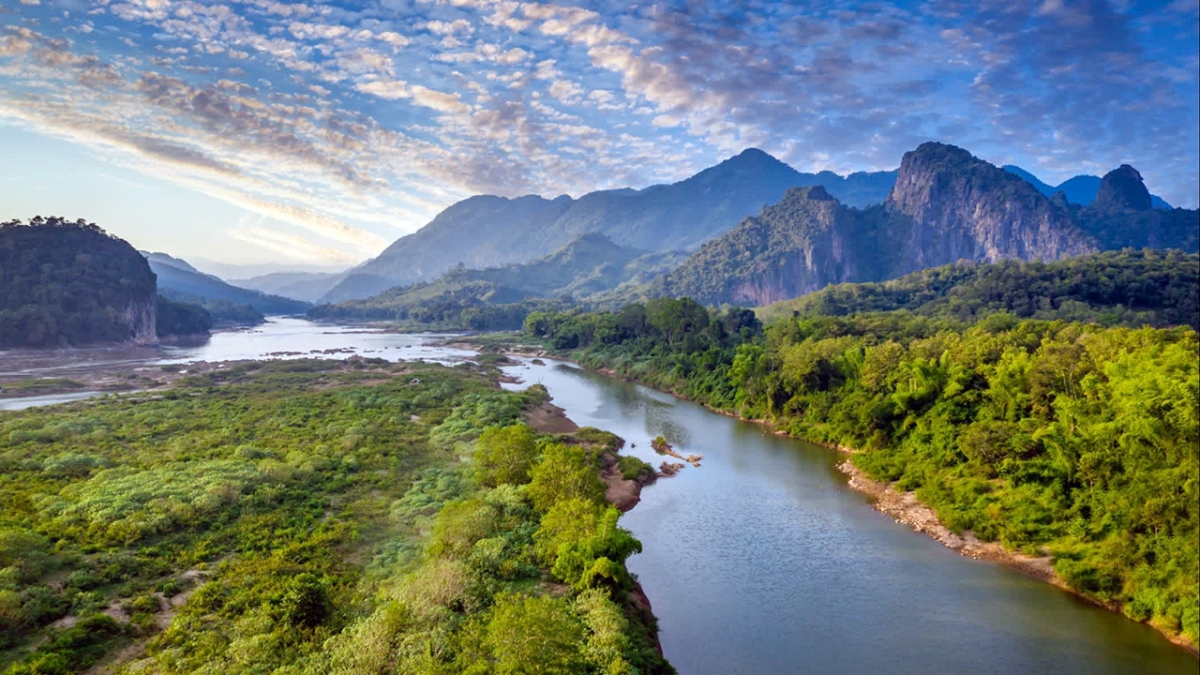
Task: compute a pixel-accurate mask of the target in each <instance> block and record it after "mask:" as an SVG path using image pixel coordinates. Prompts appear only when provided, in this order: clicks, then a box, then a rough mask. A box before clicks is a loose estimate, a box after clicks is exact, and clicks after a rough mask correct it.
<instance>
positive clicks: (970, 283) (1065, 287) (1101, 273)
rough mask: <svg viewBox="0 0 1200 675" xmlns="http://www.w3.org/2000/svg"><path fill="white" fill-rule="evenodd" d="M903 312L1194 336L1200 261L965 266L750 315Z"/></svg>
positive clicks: (1156, 254)
mask: <svg viewBox="0 0 1200 675" xmlns="http://www.w3.org/2000/svg"><path fill="white" fill-rule="evenodd" d="M895 310H904V311H907V312H911V313H913V314H915V315H917V316H928V317H934V318H945V319H954V320H957V321H962V322H964V323H975V322H976V321H980V320H983V319H985V318H987V317H989V316H992V315H994V314H997V313H1005V314H1009V315H1012V316H1014V317H1017V318H1023V319H1024V318H1032V319H1061V320H1066V321H1085V322H1093V323H1102V324H1105V325H1125V326H1135V327H1136V326H1142V325H1150V326H1156V327H1165V326H1191V327H1192V328H1195V329H1197V330H1200V255H1197V254H1195V253H1182V252H1180V251H1156V250H1152V249H1144V250H1138V251H1133V250H1126V251H1105V252H1102V253H1093V254H1090V255H1085V256H1079V257H1075V258H1067V259H1065V260H1058V261H1053V262H1038V261H1035V262H1023V261H1018V260H1003V261H1000V262H996V263H975V262H964V263H954V264H951V265H944V266H942V267H934V268H930V269H924V270H920V271H918V272H914V273H912V274H907V275H905V276H902V277H900V278H898V279H892V280H890V281H885V282H883V283H852V284H837V285H833V286H827V287H825V288H823V289H821V290H820V291H817V292H816V293H810V294H808V295H805V296H803V297H800V298H795V299H792V300H785V301H783V302H778V303H775V304H773V305H769V306H767V307H764V308H761V309H759V310H756V313H757V314H758V315H759V318H760V319H761V320H763V321H764V322H767V321H771V320H773V319H776V318H780V317H785V316H793V315H799V316H804V317H815V316H847V315H850V314H860V313H864V312H891V311H895Z"/></svg>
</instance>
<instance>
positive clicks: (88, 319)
mask: <svg viewBox="0 0 1200 675" xmlns="http://www.w3.org/2000/svg"><path fill="white" fill-rule="evenodd" d="M155 301H156V294H155V281H154V273H153V272H151V270H150V266H149V264H147V262H146V260H145V259H144V258H143V257H142V256H140V255H138V252H137V251H136V250H135V249H134V248H133V247H132V246H130V245H129V244H128V243H127V242H125V241H124V240H122V239H119V238H117V237H114V236H112V235H109V234H108V233H106V232H105V231H104V230H102V229H100V228H99V227H96V226H95V225H91V224H85V223H84V221H82V220H80V221H77V222H75V223H70V222H67V221H65V220H62V219H60V218H54V217H51V218H48V219H42V218H41V217H38V218H34V220H33V224H31V225H23V224H19V223H17V222H15V221H14V222H11V223H3V224H0V348H3V347H60V346H66V345H81V344H87V343H96V342H124V341H134V342H139V343H153V342H155V341H157V336H156V325H155Z"/></svg>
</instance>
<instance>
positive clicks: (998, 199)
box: [884, 143, 1096, 276]
mask: <svg viewBox="0 0 1200 675" xmlns="http://www.w3.org/2000/svg"><path fill="white" fill-rule="evenodd" d="M884 208H885V209H886V210H887V211H888V213H889V215H891V216H892V217H893V219H895V220H896V221H900V222H898V223H897V224H902V223H903V221H904V220H905V219H906V218H907V219H910V220H911V222H910V223H903V225H906V227H905V226H903V225H902V227H901V228H898V229H903V230H907V232H906V233H905V235H906V236H904V237H903V238H902V239H901V240H900V241H897V242H896V243H897V244H898V245H899V246H900V248H899V249H898V250H897V251H896V254H897V257H896V259H895V260H894V266H893V268H892V269H891V270H890V272H891V274H892V275H893V276H899V275H900V274H905V273H907V272H912V271H914V270H918V269H922V268H925V267H935V266H937V265H943V264H946V263H950V262H954V261H956V260H976V261H983V262H996V261H998V260H1005V259H1014V258H1016V259H1021V260H1057V259H1059V258H1063V257H1067V256H1073V255H1081V254H1084V253H1089V252H1091V251H1094V250H1096V246H1095V243H1094V242H1092V241H1091V240H1090V238H1089V237H1087V236H1086V235H1084V234H1083V232H1081V231H1080V230H1079V228H1078V227H1076V226H1075V224H1074V223H1073V222H1071V216H1070V213H1069V212H1068V211H1067V210H1066V209H1064V208H1062V206H1061V205H1060V204H1056V203H1054V202H1052V201H1051V200H1050V199H1048V198H1046V197H1045V196H1044V195H1042V194H1041V193H1040V192H1038V191H1037V189H1035V188H1034V187H1033V186H1032V185H1030V184H1029V183H1027V182H1026V181H1024V180H1022V179H1020V178H1018V177H1017V176H1015V175H1013V174H1011V173H1009V172H1007V171H1004V170H1003V169H1000V168H999V167H996V166H993V165H991V164H988V163H987V162H984V161H983V160H980V159H978V158H976V157H974V156H972V155H971V153H969V152H967V151H966V150H963V149H961V148H956V147H954V146H952V145H943V144H941V143H925V144H923V145H921V146H920V147H918V148H917V149H916V150H914V151H912V152H908V153H905V155H904V159H903V161H901V163H900V174H899V175H898V176H897V178H896V185H895V187H893V188H892V194H891V195H890V196H889V197H888V200H887V202H885V204H884Z"/></svg>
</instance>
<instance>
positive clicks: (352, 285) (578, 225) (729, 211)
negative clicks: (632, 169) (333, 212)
mask: <svg viewBox="0 0 1200 675" xmlns="http://www.w3.org/2000/svg"><path fill="white" fill-rule="evenodd" d="M894 180H895V172H879V173H855V174H851V175H850V176H846V177H842V176H838V175H837V174H834V173H830V172H822V173H819V174H804V173H800V172H798V171H796V170H795V169H793V168H792V167H790V166H788V165H787V164H784V163H783V162H780V161H779V160H777V159H775V158H774V157H772V156H770V155H768V154H767V153H765V152H763V151H761V150H756V149H750V150H746V151H744V152H742V153H741V154H739V155H737V156H735V157H732V158H730V159H728V160H726V161H724V162H721V163H720V164H718V165H716V166H714V167H710V168H708V169H705V170H704V171H701V172H700V173H698V174H696V175H694V176H692V177H690V178H687V179H686V180H683V181H680V182H678V183H673V184H670V185H654V186H651V187H648V188H645V189H643V190H633V189H621V190H605V191H600V192H593V193H589V194H586V195H584V196H582V197H580V198H579V199H572V198H571V197H569V196H566V195H563V196H560V197H557V198H555V199H545V198H543V197H539V196H536V195H529V196H525V197H518V198H515V199H508V198H504V197H495V196H491V195H483V196H477V197H471V198H469V199H465V200H463V201H461V202H458V203H457V204H454V205H452V206H450V207H449V208H447V209H446V210H445V211H443V212H442V213H440V214H438V216H437V217H435V218H434V219H433V220H432V221H431V222H430V223H429V224H428V225H426V226H425V227H423V228H421V229H420V230H418V231H417V232H415V233H413V234H410V235H408V236H405V237H403V238H401V239H399V240H398V241H396V242H395V243H394V244H392V245H391V246H389V247H388V248H387V249H386V250H385V251H384V252H383V253H381V254H380V255H379V256H378V257H377V258H375V259H373V260H370V261H368V262H366V263H364V264H363V265H360V266H359V267H357V268H355V269H354V270H351V271H349V272H348V273H346V275H345V276H344V278H342V279H341V280H339V282H338V284H337V285H336V286H334V287H333V288H332V289H331V290H330V291H329V292H328V293H326V294H325V295H324V297H323V298H322V300H323V301H324V302H339V301H342V300H347V299H352V298H361V297H366V296H369V295H373V294H375V293H378V292H379V291H380V290H382V289H383V288H386V287H389V286H395V285H405V284H410V283H412V282H414V281H420V280H430V279H435V278H437V277H438V276H439V275H440V274H442V273H444V272H446V271H447V270H449V269H451V268H452V267H454V266H456V265H458V264H459V263H462V264H464V265H465V266H466V267H468V268H471V269H486V268H494V267H499V266H503V265H508V264H513V263H523V262H529V261H532V260H535V259H537V258H540V257H542V256H546V255H548V254H550V253H552V252H554V251H555V250H556V249H558V248H559V247H561V246H564V245H566V244H567V243H569V242H571V241H574V240H576V239H578V238H579V237H581V236H583V235H585V234H593V233H595V234H602V235H604V236H606V237H608V238H609V239H610V240H611V241H612V242H613V243H614V244H616V245H617V246H620V247H623V248H629V249H636V250H639V251H642V252H643V253H647V254H652V253H661V252H664V251H673V250H687V249H693V248H695V247H696V246H699V245H700V244H702V243H703V242H705V241H707V240H709V239H712V238H713V237H716V236H718V235H720V234H723V233H724V232H727V231H728V230H730V229H731V228H733V227H734V226H735V225H736V224H737V223H738V221H739V220H741V219H742V218H743V217H745V216H748V215H750V214H753V213H755V212H757V211H758V210H759V209H761V208H762V207H763V206H764V205H766V204H771V203H774V202H777V201H779V199H780V198H781V197H783V194H784V192H786V190H787V189H788V188H791V187H796V186H804V185H817V184H824V185H825V186H826V189H827V190H828V191H829V192H830V193H831V194H834V195H836V196H839V197H840V198H843V199H845V200H846V202H847V203H850V204H855V205H866V204H869V203H878V202H880V201H882V200H883V199H884V198H885V197H886V196H887V194H888V191H889V190H890V189H891V184H892V182H894Z"/></svg>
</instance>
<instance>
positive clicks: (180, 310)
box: [154, 295, 213, 338]
mask: <svg viewBox="0 0 1200 675" xmlns="http://www.w3.org/2000/svg"><path fill="white" fill-rule="evenodd" d="M154 305H155V316H156V319H155V326H156V328H157V331H158V336H159V337H160V338H161V337H167V336H169V335H200V334H203V333H207V332H208V331H209V329H211V328H212V327H213V315H212V314H211V313H210V312H209V311H208V310H207V309H205V308H204V307H201V306H200V305H193V304H191V303H186V302H174V301H171V300H168V299H166V298H164V297H163V296H161V295H160V296H158V298H157V299H156V301H155V303H154Z"/></svg>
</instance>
